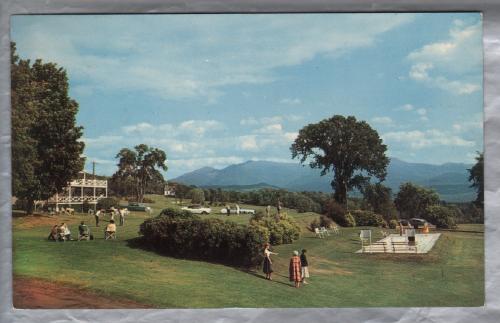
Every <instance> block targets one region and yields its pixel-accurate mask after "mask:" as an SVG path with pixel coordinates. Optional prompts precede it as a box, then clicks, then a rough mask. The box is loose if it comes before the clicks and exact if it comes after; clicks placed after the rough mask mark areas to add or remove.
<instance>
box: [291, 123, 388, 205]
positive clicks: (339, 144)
mask: <svg viewBox="0 0 500 323" xmlns="http://www.w3.org/2000/svg"><path fill="white" fill-rule="evenodd" d="M290 150H291V152H292V157H293V158H300V162H301V163H302V164H304V163H306V162H309V165H310V167H311V168H319V169H321V175H322V176H323V175H325V174H327V173H328V172H333V173H334V178H333V180H332V181H331V186H332V188H333V190H334V191H335V193H334V198H335V200H336V201H337V202H338V203H340V204H342V205H344V206H347V192H348V191H349V190H351V189H353V188H361V187H362V185H363V184H365V183H366V182H367V181H368V180H369V178H370V176H374V177H376V178H378V179H379V180H380V181H383V180H384V179H385V176H386V174H387V173H386V168H387V165H388V163H389V159H388V158H387V157H386V156H385V151H386V150H387V146H386V145H384V144H383V143H382V139H380V137H379V135H378V133H377V131H375V130H374V129H372V128H371V127H370V125H369V124H368V123H366V122H365V121H357V120H356V118H355V117H353V116H349V117H347V118H346V117H344V116H340V115H335V116H333V117H332V118H329V119H324V120H322V121H320V122H318V123H315V124H309V125H307V126H305V127H304V128H302V129H301V130H300V132H299V135H298V137H297V138H296V139H295V142H294V143H293V144H292V146H291V147H290Z"/></svg>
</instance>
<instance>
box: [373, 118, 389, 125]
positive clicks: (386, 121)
mask: <svg viewBox="0 0 500 323" xmlns="http://www.w3.org/2000/svg"><path fill="white" fill-rule="evenodd" d="M372 122H373V123H377V124H381V125H390V124H392V119H391V118H390V117H375V118H372Z"/></svg>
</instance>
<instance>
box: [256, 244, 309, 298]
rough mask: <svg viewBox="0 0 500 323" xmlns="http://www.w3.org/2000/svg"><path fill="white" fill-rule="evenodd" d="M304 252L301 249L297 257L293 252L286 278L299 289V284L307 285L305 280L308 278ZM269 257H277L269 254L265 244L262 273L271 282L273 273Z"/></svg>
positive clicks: (296, 253) (267, 245) (307, 265)
mask: <svg viewBox="0 0 500 323" xmlns="http://www.w3.org/2000/svg"><path fill="white" fill-rule="evenodd" d="M306 252H307V250H306V249H302V253H301V254H300V257H299V252H298V251H297V250H295V251H294V252H293V255H292V258H290V265H289V266H288V278H289V279H290V281H291V282H293V283H294V286H295V287H296V288H299V287H300V283H304V284H307V281H306V278H309V263H308V262H307V257H306ZM271 255H277V253H275V252H271V250H270V245H269V244H268V243H266V244H265V246H264V266H263V271H264V273H265V274H266V279H268V280H272V278H271V275H272V273H273V268H272V261H271Z"/></svg>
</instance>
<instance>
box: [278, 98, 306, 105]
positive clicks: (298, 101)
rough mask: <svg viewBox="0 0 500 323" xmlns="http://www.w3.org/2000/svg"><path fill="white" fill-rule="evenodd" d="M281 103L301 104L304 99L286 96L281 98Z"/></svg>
mask: <svg viewBox="0 0 500 323" xmlns="http://www.w3.org/2000/svg"><path fill="white" fill-rule="evenodd" d="M280 103H281V104H286V105H299V104H302V100H301V99H298V98H284V99H281V100H280Z"/></svg>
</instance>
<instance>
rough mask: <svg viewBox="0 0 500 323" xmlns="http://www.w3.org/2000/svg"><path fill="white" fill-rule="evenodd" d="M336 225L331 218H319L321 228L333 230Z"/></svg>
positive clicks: (322, 216)
mask: <svg viewBox="0 0 500 323" xmlns="http://www.w3.org/2000/svg"><path fill="white" fill-rule="evenodd" d="M334 224H335V222H333V220H332V219H330V218H329V217H327V216H324V215H320V217H319V225H320V226H321V227H325V228H331V227H332V226H333V225H334Z"/></svg>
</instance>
